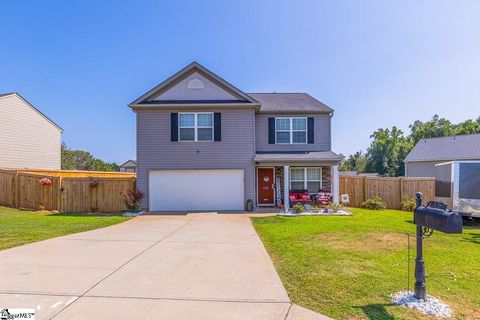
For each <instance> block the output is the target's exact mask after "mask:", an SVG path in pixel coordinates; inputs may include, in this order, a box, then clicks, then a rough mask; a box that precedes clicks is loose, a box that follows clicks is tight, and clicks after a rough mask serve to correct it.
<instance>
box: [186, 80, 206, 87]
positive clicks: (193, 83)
mask: <svg viewBox="0 0 480 320" xmlns="http://www.w3.org/2000/svg"><path fill="white" fill-rule="evenodd" d="M188 89H192V90H199V89H205V86H204V85H203V82H202V80H200V79H192V80H190V81H188Z"/></svg>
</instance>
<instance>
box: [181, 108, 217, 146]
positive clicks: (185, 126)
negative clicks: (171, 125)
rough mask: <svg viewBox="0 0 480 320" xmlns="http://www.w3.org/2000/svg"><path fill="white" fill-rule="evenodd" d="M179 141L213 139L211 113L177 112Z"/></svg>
mask: <svg viewBox="0 0 480 320" xmlns="http://www.w3.org/2000/svg"><path fill="white" fill-rule="evenodd" d="M178 131H179V134H178V137H179V140H180V141H213V113H210V112H206V113H179V114H178Z"/></svg>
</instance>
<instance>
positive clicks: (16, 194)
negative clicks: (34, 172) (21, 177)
mask: <svg viewBox="0 0 480 320" xmlns="http://www.w3.org/2000/svg"><path fill="white" fill-rule="evenodd" d="M14 202H15V204H14V207H15V208H19V205H20V203H19V202H20V183H19V182H18V171H16V172H15V200H14Z"/></svg>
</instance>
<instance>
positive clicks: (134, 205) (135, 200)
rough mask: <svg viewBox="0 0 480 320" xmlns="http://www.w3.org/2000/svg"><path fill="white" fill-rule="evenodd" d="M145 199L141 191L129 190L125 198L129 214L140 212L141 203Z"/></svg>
mask: <svg viewBox="0 0 480 320" xmlns="http://www.w3.org/2000/svg"><path fill="white" fill-rule="evenodd" d="M142 199H143V193H142V192H140V191H135V190H129V191H128V193H127V196H126V197H125V207H127V211H128V212H140V209H141V208H140V201H142Z"/></svg>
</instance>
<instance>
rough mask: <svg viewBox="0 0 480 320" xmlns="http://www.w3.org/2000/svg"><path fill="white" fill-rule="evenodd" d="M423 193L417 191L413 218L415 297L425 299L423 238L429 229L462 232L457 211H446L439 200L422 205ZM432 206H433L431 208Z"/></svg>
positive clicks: (460, 220) (427, 235)
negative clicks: (415, 248) (415, 244)
mask: <svg viewBox="0 0 480 320" xmlns="http://www.w3.org/2000/svg"><path fill="white" fill-rule="evenodd" d="M422 199H423V195H422V193H421V192H417V208H416V209H415V211H414V213H413V219H414V221H415V224H416V225H417V258H416V259H415V297H416V298H417V299H422V300H425V299H426V298H427V285H426V284H425V265H424V260H423V238H424V237H429V236H430V235H431V234H432V232H433V231H432V232H431V230H437V231H440V232H444V233H462V228H463V219H462V215H461V214H460V213H458V212H452V211H447V210H445V209H446V205H445V204H443V203H439V202H433V201H432V202H429V203H428V204H427V206H426V207H424V206H422ZM432 207H433V208H432Z"/></svg>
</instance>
